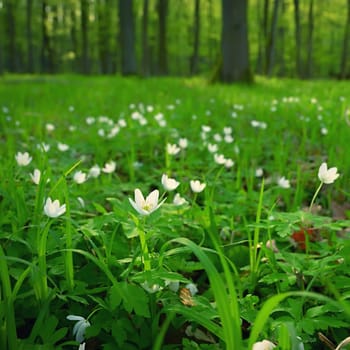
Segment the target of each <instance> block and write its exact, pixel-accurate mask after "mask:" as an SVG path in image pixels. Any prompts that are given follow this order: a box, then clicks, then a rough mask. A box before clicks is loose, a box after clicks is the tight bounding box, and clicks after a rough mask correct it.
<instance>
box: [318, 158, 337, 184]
mask: <svg viewBox="0 0 350 350" xmlns="http://www.w3.org/2000/svg"><path fill="white" fill-rule="evenodd" d="M338 177H339V174H338V169H337V168H336V167H333V168H329V169H328V168H327V163H322V164H321V166H320V168H319V169H318V178H319V179H320V181H321V182H322V183H324V184H331V183H333V182H334V181H335V180H336V179H337V178H338Z"/></svg>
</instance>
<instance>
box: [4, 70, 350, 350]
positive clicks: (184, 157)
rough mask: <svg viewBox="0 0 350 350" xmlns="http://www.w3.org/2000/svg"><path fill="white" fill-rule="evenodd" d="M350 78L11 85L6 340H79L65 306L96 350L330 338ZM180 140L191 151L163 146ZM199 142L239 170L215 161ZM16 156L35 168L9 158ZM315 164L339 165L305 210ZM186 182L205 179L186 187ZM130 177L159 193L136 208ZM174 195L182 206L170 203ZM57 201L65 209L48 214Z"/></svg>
mask: <svg viewBox="0 0 350 350" xmlns="http://www.w3.org/2000/svg"><path fill="white" fill-rule="evenodd" d="M348 89H349V88H348V86H347V85H346V84H343V83H339V84H335V83H332V82H322V81H319V82H296V81H278V80H271V81H266V80H263V79H257V82H256V84H255V85H252V86H246V85H241V86H218V85H210V86H207V85H206V84H205V83H204V80H200V79H190V80H183V81H182V80H178V79H166V78H164V79H149V80H147V81H142V83H141V82H140V80H138V79H136V78H131V79H127V80H123V79H120V78H106V77H103V78H98V77H94V78H93V77H91V78H89V79H88V78H81V77H72V76H61V77H55V78H53V77H45V78H43V79H42V80H36V78H35V77H26V78H23V79H22V78H19V77H16V76H14V77H11V76H7V77H5V78H3V79H2V80H1V81H0V107H2V110H1V111H0V126H1V129H0V130H1V131H0V144H1V146H2V147H1V148H0V156H1V159H2V162H1V164H0V170H2V174H3V176H1V177H0V210H1V213H3V215H1V216H0V232H1V233H0V241H1V248H0V267H1V268H0V279H1V285H0V288H1V289H0V291H1V292H0V321H1V327H0V336H1V338H0V341H1V345H0V346H1V347H2V348H4V349H6V348H9V349H11V350H12V349H41V348H42V349H50V348H57V349H67V348H78V344H77V342H76V341H75V339H74V336H73V328H74V325H73V324H72V322H71V321H70V320H67V319H66V317H67V316H68V315H78V316H80V317H81V318H83V320H84V321H83V322H85V321H86V322H89V323H90V326H89V327H87V328H86V329H85V333H84V340H85V341H86V342H87V343H88V344H89V346H95V347H96V348H106V349H123V350H124V349H151V348H153V349H154V350H159V349H172V348H173V349H176V348H181V347H182V348H185V349H219V348H227V349H238V350H239V349H249V350H251V348H252V346H253V344H254V343H255V342H257V341H259V340H262V339H269V340H270V341H272V342H274V343H276V344H278V346H279V348H281V349H285V350H287V349H289V350H290V349H292V350H294V349H298V348H299V347H301V346H302V345H303V346H304V348H305V349H306V350H311V349H319V348H320V347H321V345H320V343H319V341H318V338H317V332H322V333H323V334H325V335H326V336H327V337H328V338H329V339H331V340H332V341H333V342H334V343H337V344H339V343H340V342H341V341H342V339H344V338H346V337H347V336H348V334H347V331H348V329H349V326H350V324H349V323H350V321H349V320H350V319H349V317H350V305H349V298H350V276H349V264H350V260H349V256H350V255H349V252H350V245H349V241H348V239H347V238H348V232H347V229H348V227H349V220H348V217H347V210H348V207H347V202H348V197H349V192H348V187H349V184H350V183H349V176H348V175H349V174H348V173H347V170H346V169H348V168H349V167H350V160H349V157H348V152H347V145H348V125H347V124H346V121H345V119H344V113H345V110H346V108H347V105H348V101H347V100H346V98H347V97H346V96H347V95H348V94H347V93H346V92H347V91H348ZM343 96H344V97H343ZM70 106H71V108H70ZM73 107H74V108H73ZM136 112H137V113H136ZM28 113H29V114H28ZM159 113H162V114H163V117H159ZM138 115H141V116H142V117H143V118H144V120H146V122H145V123H144V124H142V123H140V120H139V119H138V118H140V116H138ZM156 115H158V116H157V118H163V120H164V121H165V124H163V125H159V120H158V119H157V118H155V116H156ZM101 116H102V117H101ZM137 116H138V117H137ZM320 116H321V117H320ZM337 116H338V117H337ZM88 117H93V122H91V124H89V123H90V122H89V123H87V118H88ZM307 118H308V119H307ZM88 120H90V119H88ZM141 120H142V119H141ZM254 121H255V123H254ZM143 122H144V121H143ZM256 122H258V125H260V126H256ZM259 122H260V124H259ZM261 123H262V124H261ZM263 123H266V124H263ZM47 124H52V125H54V129H53V130H51V129H52V128H50V127H49V128H48V126H47ZM254 125H255V126H254ZM262 125H263V126H262ZM264 125H265V126H264ZM116 126H118V128H119V129H118V133H117V134H116V135H114V137H108V136H107V135H109V133H110V132H111V131H112V130H113V129H114V128H115V127H116ZM208 127H209V129H210V130H209V131H208ZM323 127H324V128H327V131H328V133H327V134H322V133H321V128H323ZM230 128H231V129H230ZM203 129H205V130H207V131H205V132H204V131H203ZM101 130H103V131H101ZM115 130H117V129H115ZM230 130H231V131H230ZM230 132H231V133H232V137H233V140H229V142H227V139H226V140H225V133H230ZM203 133H205V135H203ZM180 137H181V138H187V140H188V146H187V148H185V149H182V150H180V152H179V154H177V155H174V156H171V157H170V155H168V156H167V157H166V156H165V152H166V151H165V150H166V146H167V143H172V144H178V143H179V138H180ZM220 139H221V141H220ZM218 140H219V141H218ZM43 142H44V143H45V144H47V145H49V146H50V150H48V151H47V152H44V151H43V146H42V143H43ZM58 143H66V144H67V145H68V146H69V149H68V150H66V151H64V152H62V151H59V150H58V148H57V146H58ZM209 143H211V144H214V143H215V144H217V147H218V150H217V153H220V154H222V155H223V156H224V158H226V159H228V158H229V159H231V160H232V161H234V165H233V166H232V167H226V166H225V165H222V164H218V163H217V162H216V161H215V160H214V155H213V154H212V153H210V152H209V151H208V144H209ZM38 144H41V146H39V148H38V146H37V145H38ZM18 151H21V152H23V151H28V152H29V153H30V155H31V156H32V157H33V160H32V161H31V162H30V164H28V165H27V166H19V165H18V164H17V162H16V160H15V155H16V153H17V152H18ZM111 160H114V161H115V162H116V170H115V171H113V172H112V173H105V172H101V174H100V175H99V176H98V177H96V178H93V177H92V176H90V177H88V179H87V181H85V182H84V183H81V184H78V183H77V182H75V180H74V174H75V172H76V171H78V170H80V171H82V172H84V173H86V174H87V173H89V171H90V169H91V167H92V166H94V165H95V164H98V165H99V167H100V168H103V167H104V165H105V164H106V163H107V162H109V161H111ZM324 161H326V162H327V163H328V164H329V166H336V167H338V170H339V173H340V174H341V176H340V177H339V179H337V181H336V182H335V183H334V184H330V185H324V186H322V190H321V191H320V193H318V196H317V198H316V199H315V200H314V205H313V207H312V209H313V210H318V211H317V212H314V211H311V210H310V209H309V207H310V202H311V201H312V200H313V194H314V193H315V189H316V188H317V186H319V179H318V178H317V170H318V167H319V165H320V164H321V163H322V162H324ZM258 168H262V170H263V175H264V176H263V179H262V178H260V177H259V174H256V170H257V169H258ZM34 169H40V170H41V172H42V178H41V180H40V182H39V185H36V184H34V183H33V182H32V180H31V177H30V174H32V173H33V171H34ZM164 173H167V174H168V176H169V177H171V178H175V179H176V180H177V181H179V182H180V185H179V186H178V188H176V191H174V192H171V191H167V192H165V191H163V190H162V184H161V177H162V174H164ZM282 176H284V177H285V178H286V179H287V180H289V181H290V182H289V184H290V187H289V188H282V187H281V186H280V185H279V182H278V180H279V179H280V178H281V177H282ZM48 179H49V181H48ZM192 179H198V180H200V181H201V182H204V183H205V184H206V187H205V189H204V190H203V191H202V192H200V193H193V191H192V190H191V188H190V184H189V182H190V180H192ZM135 188H139V189H140V190H142V192H143V193H144V194H145V195H146V196H147V194H148V193H150V192H151V191H152V190H154V189H158V190H159V191H160V197H161V199H159V200H160V201H161V200H163V199H164V198H166V201H165V202H164V204H162V205H161V206H160V207H159V208H158V209H157V210H156V211H154V212H152V213H151V214H150V215H148V216H145V217H142V216H140V215H139V214H138V213H136V211H134V209H133V207H132V206H131V205H130V203H129V200H128V198H134V189H135ZM176 193H179V194H180V195H181V197H182V198H184V199H185V200H186V203H184V204H182V205H176V204H174V202H173V200H174V198H175V194H176ZM49 196H50V197H51V198H52V199H59V200H60V203H61V204H62V203H65V204H66V212H65V214H63V215H61V216H59V217H57V218H48V217H47V216H46V215H45V213H44V211H43V206H44V203H45V200H46V198H47V197H49ZM78 197H80V199H78ZM147 205H149V203H147ZM308 230H310V231H308ZM140 231H142V234H143V236H142V241H140ZM296 233H299V236H298V235H295V234H296ZM302 234H304V236H302ZM308 234H310V236H308ZM302 237H304V240H303V238H302ZM146 248H147V249H146ZM145 251H147V253H148V254H147V258H148V264H145V255H146V254H145ZM195 287H196V288H197V289H198V290H197V291H195ZM191 290H192V291H191Z"/></svg>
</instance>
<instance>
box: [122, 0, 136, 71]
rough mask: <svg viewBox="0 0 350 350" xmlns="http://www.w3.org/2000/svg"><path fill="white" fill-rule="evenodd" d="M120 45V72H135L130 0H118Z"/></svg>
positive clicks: (131, 5)
mask: <svg viewBox="0 0 350 350" xmlns="http://www.w3.org/2000/svg"><path fill="white" fill-rule="evenodd" d="M119 24H120V45H121V54H122V74H123V75H131V74H136V73H137V64H136V52H135V28H134V14H133V1H132V0H119Z"/></svg>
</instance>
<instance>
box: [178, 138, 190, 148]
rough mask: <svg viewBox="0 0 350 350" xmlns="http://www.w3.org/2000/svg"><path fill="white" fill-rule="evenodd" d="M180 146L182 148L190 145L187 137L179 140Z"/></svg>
mask: <svg viewBox="0 0 350 350" xmlns="http://www.w3.org/2000/svg"><path fill="white" fill-rule="evenodd" d="M179 146H180V147H181V148H187V146H188V141H187V139H185V138H181V139H180V140H179Z"/></svg>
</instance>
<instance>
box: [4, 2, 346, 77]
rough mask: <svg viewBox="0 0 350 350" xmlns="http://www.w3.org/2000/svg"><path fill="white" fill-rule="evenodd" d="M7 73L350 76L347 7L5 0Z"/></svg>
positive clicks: (334, 4) (339, 4) (336, 4)
mask: <svg viewBox="0 0 350 350" xmlns="http://www.w3.org/2000/svg"><path fill="white" fill-rule="evenodd" d="M0 29H1V30H0V72H1V73H6V72H9V73H82V74H121V75H141V76H145V77H147V76H153V75H173V76H189V75H197V74H206V75H208V76H215V77H216V78H218V79H220V80H223V81H227V82H230V81H237V80H246V81H247V80H252V77H253V75H254V74H259V75H266V76H281V77H299V78H319V77H322V78H329V77H331V78H341V79H346V78H350V64H349V50H350V43H349V41H350V0H251V1H247V0H222V1H220V0H64V1H63V0H61V1H60V0H2V1H0Z"/></svg>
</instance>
